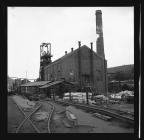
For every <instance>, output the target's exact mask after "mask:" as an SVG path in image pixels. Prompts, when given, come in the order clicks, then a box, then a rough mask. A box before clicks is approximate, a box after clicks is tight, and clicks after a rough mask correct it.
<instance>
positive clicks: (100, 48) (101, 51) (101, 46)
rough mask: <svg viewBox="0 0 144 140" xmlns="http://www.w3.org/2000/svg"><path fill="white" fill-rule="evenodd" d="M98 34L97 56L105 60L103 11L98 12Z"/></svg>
mask: <svg viewBox="0 0 144 140" xmlns="http://www.w3.org/2000/svg"><path fill="white" fill-rule="evenodd" d="M95 15H96V34H98V35H99V37H98V38H97V41H96V45H97V54H99V55H100V56H102V57H103V58H105V54H104V42H103V27H102V12H101V10H96V13H95Z"/></svg>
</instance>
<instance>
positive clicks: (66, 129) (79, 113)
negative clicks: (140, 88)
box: [8, 97, 134, 133]
mask: <svg viewBox="0 0 144 140" xmlns="http://www.w3.org/2000/svg"><path fill="white" fill-rule="evenodd" d="M48 102H50V103H52V104H53V105H54V106H55V110H54V113H53V115H52V120H51V123H50V128H51V131H52V133H133V131H134V129H133V128H128V127H126V126H125V125H124V124H122V123H121V122H118V121H115V120H113V121H104V120H101V119H99V118H96V117H94V116H92V114H90V113H86V112H85V111H83V110H81V109H77V108H75V107H73V106H69V107H67V109H68V110H70V111H71V112H72V113H73V114H74V115H75V116H76V117H77V120H78V125H77V126H75V125H74V123H73V122H72V121H70V120H68V118H67V117H66V112H65V111H66V106H62V105H60V104H56V103H54V102H53V101H42V102H41V103H42V107H41V108H40V109H39V110H38V111H37V112H41V111H43V112H47V113H48V115H49V113H50V110H51V106H50V105H49V104H48ZM31 111H32V110H31V109H30V110H25V113H27V115H28V114H29V113H30V112H31ZM23 119H24V116H23V114H22V113H21V112H20V111H19V109H18V108H17V106H16V105H15V104H14V103H13V101H12V99H11V97H8V132H9V133H15V130H16V127H18V125H19V124H20V122H21V121H22V120H23ZM32 121H33V122H34V124H35V125H36V126H37V128H38V129H39V130H40V132H41V133H47V124H48V123H47V118H46V119H44V120H41V121H38V120H36V116H35V115H33V116H32ZM20 132H21V133H35V132H34V129H33V128H32V126H31V125H30V124H29V122H26V123H25V127H23V128H22V129H21V131H20Z"/></svg>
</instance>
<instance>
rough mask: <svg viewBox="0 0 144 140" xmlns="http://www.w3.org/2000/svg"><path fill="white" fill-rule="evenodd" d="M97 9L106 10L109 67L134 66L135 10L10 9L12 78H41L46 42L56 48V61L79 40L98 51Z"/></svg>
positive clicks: (10, 64) (54, 53) (106, 55)
mask: <svg viewBox="0 0 144 140" xmlns="http://www.w3.org/2000/svg"><path fill="white" fill-rule="evenodd" d="M95 10H102V20H103V36H104V49H105V57H106V59H107V62H108V67H114V66H119V65H126V64H134V8H133V7H8V75H9V76H10V77H26V71H27V77H28V78H38V76H39V66H40V44H41V43H43V42H50V43H51V45H52V55H53V57H52V61H54V60H56V59H58V58H60V57H61V56H63V55H64V54H65V51H67V52H70V51H71V48H72V47H73V48H74V49H77V48H78V41H81V44H82V45H87V46H88V47H90V42H93V48H94V51H96V17H95Z"/></svg>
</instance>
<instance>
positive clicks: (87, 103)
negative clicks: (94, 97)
mask: <svg viewBox="0 0 144 140" xmlns="http://www.w3.org/2000/svg"><path fill="white" fill-rule="evenodd" d="M86 100H87V104H89V100H88V90H87V88H86Z"/></svg>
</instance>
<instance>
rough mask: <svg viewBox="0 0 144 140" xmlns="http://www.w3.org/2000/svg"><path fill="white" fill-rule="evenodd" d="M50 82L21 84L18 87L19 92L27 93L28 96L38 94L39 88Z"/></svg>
mask: <svg viewBox="0 0 144 140" xmlns="http://www.w3.org/2000/svg"><path fill="white" fill-rule="evenodd" d="M50 82H51V81H38V82H29V83H26V84H22V85H21V86H20V91H21V93H28V94H33V93H39V92H40V89H39V87H41V86H44V85H46V84H48V83H50Z"/></svg>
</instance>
